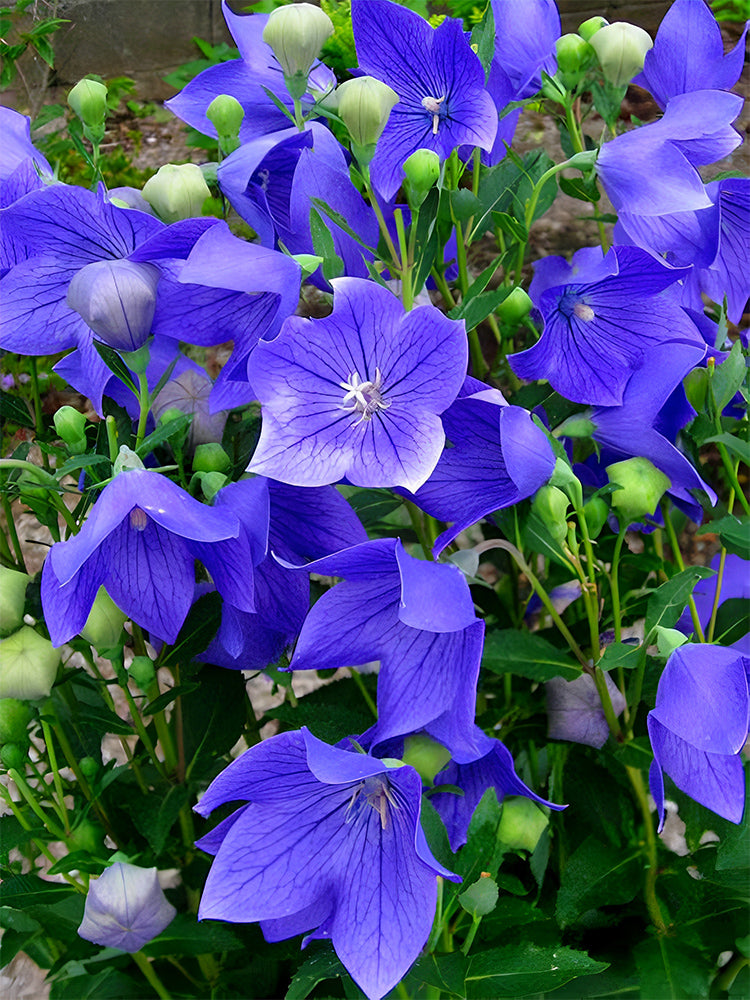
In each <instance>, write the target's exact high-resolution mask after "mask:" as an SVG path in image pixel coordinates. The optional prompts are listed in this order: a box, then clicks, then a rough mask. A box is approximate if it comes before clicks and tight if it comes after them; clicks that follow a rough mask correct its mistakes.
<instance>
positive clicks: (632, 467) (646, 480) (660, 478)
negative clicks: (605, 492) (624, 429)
mask: <svg viewBox="0 0 750 1000" xmlns="http://www.w3.org/2000/svg"><path fill="white" fill-rule="evenodd" d="M606 471H607V476H608V477H609V481H610V482H611V483H617V485H618V486H619V487H620V489H618V490H615V491H614V492H613V493H612V508H613V510H614V511H615V512H616V513H617V517H618V519H619V521H620V526H621V527H626V526H627V525H629V524H633V523H634V522H637V521H641V520H642V519H643V518H644V517H646V516H648V515H651V514H653V513H654V512H655V511H656V508H657V507H658V505H659V501H660V500H661V498H662V497H663V496H664V493H665V492H666V491H667V490H668V489H669V487H670V485H671V481H670V480H669V478H668V477H667V476H665V475H664V473H663V472H662V471H661V470H660V469H657V468H656V466H655V465H654V464H653V463H652V462H649V460H648V459H647V458H628V459H626V460H625V461H624V462H615V463H614V464H613V465H608V466H607V470H606Z"/></svg>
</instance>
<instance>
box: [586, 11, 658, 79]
mask: <svg viewBox="0 0 750 1000" xmlns="http://www.w3.org/2000/svg"><path fill="white" fill-rule="evenodd" d="M653 44H654V43H653V42H652V41H651V36H650V35H649V33H648V32H647V31H644V30H643V28H639V27H638V25H637V24H628V23H627V22H626V21H616V22H615V23H614V24H607V25H605V26H604V27H603V28H600V30H599V31H597V32H596V33H595V34H594V35H593V36H592V38H591V46H592V48H593V49H594V51H595V52H596V54H597V56H598V58H599V63H600V65H601V67H602V71H603V72H604V77H605V79H606V80H608V81H609V82H610V83H611V84H612V85H613V86H615V87H624V86H626V85H627V84H628V83H630V81H631V80H632V79H633V77H634V76H637V75H638V73H640V71H641V70H642V69H643V60H644V59H645V58H646V53H647V52H648V50H649V49H650V48H652V47H653Z"/></svg>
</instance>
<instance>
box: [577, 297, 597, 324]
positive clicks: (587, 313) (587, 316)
mask: <svg viewBox="0 0 750 1000" xmlns="http://www.w3.org/2000/svg"><path fill="white" fill-rule="evenodd" d="M573 312H574V313H575V314H576V316H577V317H578V318H579V319H583V320H586V322H587V323H590V322H591V320H592V319H593V318H594V310H593V309H592V308H591V306H587V305H586V303H585V302H576V304H575V305H574V306H573Z"/></svg>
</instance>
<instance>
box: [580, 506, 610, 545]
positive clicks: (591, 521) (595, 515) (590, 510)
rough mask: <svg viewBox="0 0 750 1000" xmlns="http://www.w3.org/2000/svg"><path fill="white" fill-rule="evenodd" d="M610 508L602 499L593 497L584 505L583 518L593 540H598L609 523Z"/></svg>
mask: <svg viewBox="0 0 750 1000" xmlns="http://www.w3.org/2000/svg"><path fill="white" fill-rule="evenodd" d="M608 514H609V507H608V506H607V502H606V500H604V499H603V498H602V497H592V498H591V499H590V500H589V501H587V502H586V503H585V504H584V505H583V516H584V517H585V518H586V527H587V528H588V529H589V536H590V537H591V538H598V537H599V535H600V533H601V530H602V528H603V527H604V525H605V524H606V523H607V516H608Z"/></svg>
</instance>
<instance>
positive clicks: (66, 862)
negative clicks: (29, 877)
mask: <svg viewBox="0 0 750 1000" xmlns="http://www.w3.org/2000/svg"><path fill="white" fill-rule="evenodd" d="M101 870H102V862H101V861H95V860H94V859H93V858H92V857H91V855H90V854H89V852H88V851H71V852H70V854H66V855H65V857H64V858H60V860H59V861H56V862H55V863H54V865H52V867H51V868H50V869H49V871H48V872H47V874H48V875H59V874H60V873H63V874H64V873H67V872H72V871H79V872H88V873H89V874H98V873H99V872H100V871H101Z"/></svg>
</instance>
